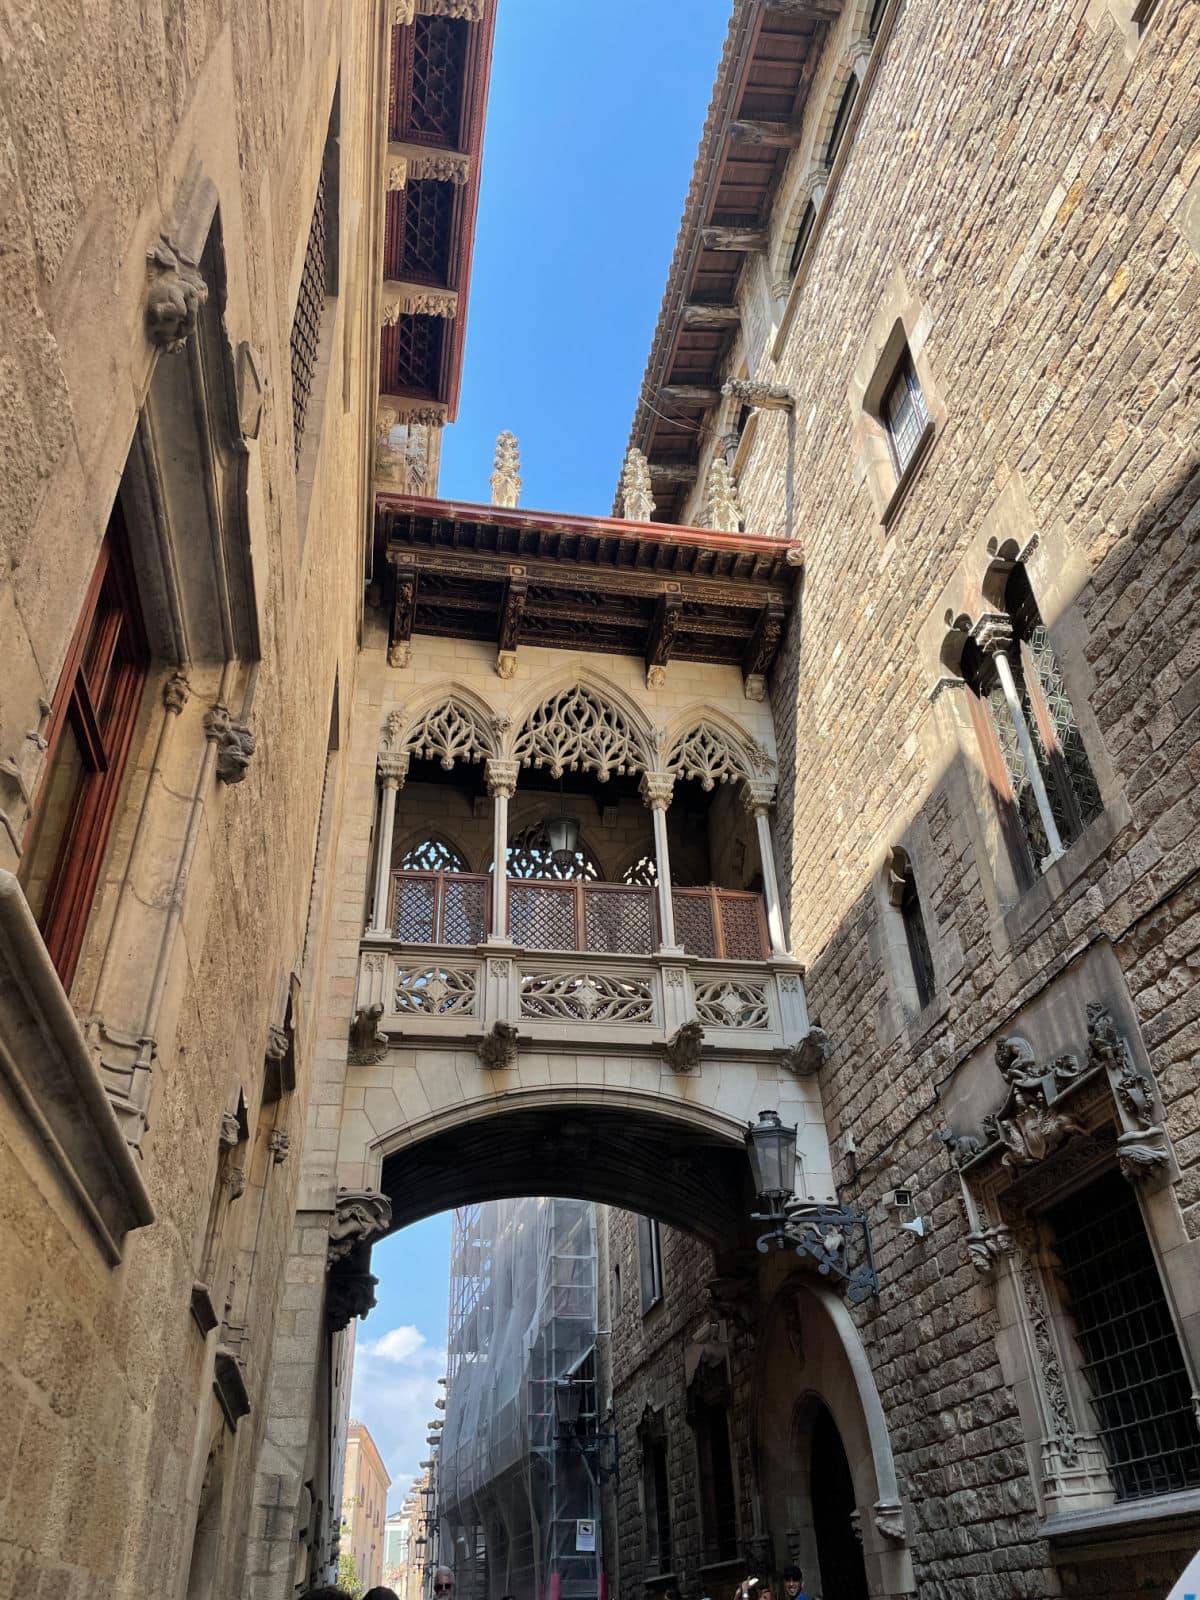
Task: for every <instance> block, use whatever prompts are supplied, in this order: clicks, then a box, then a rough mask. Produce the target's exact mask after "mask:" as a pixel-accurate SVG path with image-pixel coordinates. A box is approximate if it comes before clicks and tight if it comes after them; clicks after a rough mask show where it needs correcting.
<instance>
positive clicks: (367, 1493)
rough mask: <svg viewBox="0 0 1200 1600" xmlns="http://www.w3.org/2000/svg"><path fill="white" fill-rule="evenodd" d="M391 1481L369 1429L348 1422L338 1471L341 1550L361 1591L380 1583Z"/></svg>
mask: <svg viewBox="0 0 1200 1600" xmlns="http://www.w3.org/2000/svg"><path fill="white" fill-rule="evenodd" d="M391 1481H392V1480H391V1478H389V1476H388V1471H387V1468H386V1467H385V1466H384V1464H383V1458H382V1457H381V1456H380V1454H379V1450H378V1448H377V1446H376V1444H375V1441H374V1439H372V1437H371V1432H370V1429H369V1428H367V1427H365V1426H364V1425H363V1424H362V1423H361V1422H351V1424H350V1430H349V1436H348V1438H347V1440H346V1464H345V1467H344V1468H343V1471H342V1548H343V1549H346V1548H349V1551H350V1554H351V1556H352V1557H353V1558H354V1570H355V1572H356V1573H357V1574H358V1581H359V1582H360V1583H361V1584H362V1586H363V1588H364V1589H373V1588H375V1587H376V1585H378V1584H380V1583H382V1582H383V1566H384V1542H385V1530H384V1523H385V1521H386V1519H387V1492H388V1487H389V1485H390V1484H391Z"/></svg>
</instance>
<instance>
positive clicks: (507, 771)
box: [483, 756, 521, 800]
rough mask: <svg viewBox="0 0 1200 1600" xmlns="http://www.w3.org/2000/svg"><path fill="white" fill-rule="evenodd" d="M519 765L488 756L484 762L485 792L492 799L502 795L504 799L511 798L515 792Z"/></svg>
mask: <svg viewBox="0 0 1200 1600" xmlns="http://www.w3.org/2000/svg"><path fill="white" fill-rule="evenodd" d="M520 770H521V769H520V767H519V766H518V764H517V763H516V762H515V761H498V760H497V759H496V757H495V756H491V757H489V759H488V760H487V761H486V762H485V763H484V768H483V771H484V777H485V778H486V780H487V792H488V793H489V794H490V795H491V797H492V799H493V800H494V799H496V797H497V796H498V795H503V797H504V798H505V799H506V800H511V799H512V797H513V795H514V794H516V792H517V775H518V773H519V772H520Z"/></svg>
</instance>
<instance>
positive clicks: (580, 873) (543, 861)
mask: <svg viewBox="0 0 1200 1600" xmlns="http://www.w3.org/2000/svg"><path fill="white" fill-rule="evenodd" d="M508 875H509V877H510V878H586V879H588V880H589V881H592V882H594V881H595V880H596V879H598V878H599V876H600V868H599V867H598V866H597V864H596V858H595V857H594V856H593V855H592V852H591V851H590V850H589V849H588V847H587V845H586V844H585V843H584V841H583V839H582V838H581V839H580V840H579V843H578V845H577V846H576V849H575V859H574V860H573V861H572V863H571V865H570V866H569V867H566V868H565V869H564V868H563V867H560V866H559V865H558V864H557V863H556V862H555V860H554V858H553V856H552V855H551V853H550V841H549V840H548V839H547V837H546V830H545V828H544V827H543V826H542V824H541V823H540V822H535V823H532V824H531V825H530V826H529V827H528V828H521V829H520V830H519V831H518V832H517V833H514V834H512V835H511V837H510V838H509V841H508Z"/></svg>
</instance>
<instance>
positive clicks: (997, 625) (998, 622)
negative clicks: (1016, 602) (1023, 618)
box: [970, 611, 1013, 656]
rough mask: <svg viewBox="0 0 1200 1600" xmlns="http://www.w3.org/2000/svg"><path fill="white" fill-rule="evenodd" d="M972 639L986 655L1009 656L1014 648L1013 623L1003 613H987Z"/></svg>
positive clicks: (981, 618) (976, 626)
mask: <svg viewBox="0 0 1200 1600" xmlns="http://www.w3.org/2000/svg"><path fill="white" fill-rule="evenodd" d="M970 637H971V638H972V639H973V640H974V641H975V643H976V645H978V647H979V649H980V650H982V651H983V653H984V655H987V656H990V655H1008V653H1009V652H1010V651H1011V649H1012V647H1013V627H1012V622H1011V620H1010V619H1009V618H1008V617H1007V616H1006V615H1005V614H1004V612H1003V611H985V612H984V613H983V615H982V616H981V617H980V618H979V620H978V621H977V622H976V623H975V626H974V627H973V628H972V629H971V633H970Z"/></svg>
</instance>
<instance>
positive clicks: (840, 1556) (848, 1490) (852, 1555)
mask: <svg viewBox="0 0 1200 1600" xmlns="http://www.w3.org/2000/svg"><path fill="white" fill-rule="evenodd" d="M806 1442H807V1444H808V1449H809V1461H810V1467H809V1481H810V1483H811V1485H812V1519H813V1531H814V1534H815V1537H816V1545H817V1561H818V1564H819V1567H820V1577H819V1581H818V1580H817V1577H816V1575H815V1574H814V1577H813V1579H812V1587H813V1588H815V1589H817V1590H819V1592H820V1593H821V1594H823V1595H829V1596H836V1597H837V1600H868V1593H869V1591H868V1589H867V1572H866V1568H865V1566H864V1565H863V1553H862V1542H861V1534H860V1532H859V1530H858V1527H857V1521H858V1510H857V1506H856V1505H855V1500H854V1480H853V1478H852V1477H851V1476H850V1463H849V1462H848V1461H847V1460H846V1450H845V1446H844V1445H843V1444H842V1436H841V1434H840V1433H839V1432H838V1428H837V1423H836V1422H835V1421H834V1420H833V1418H832V1416H831V1415H830V1414H829V1409H828V1407H827V1406H824V1405H822V1404H821V1403H820V1402H819V1401H816V1402H814V1404H813V1411H812V1417H811V1426H810V1428H809V1436H808V1439H807V1441H806Z"/></svg>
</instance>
